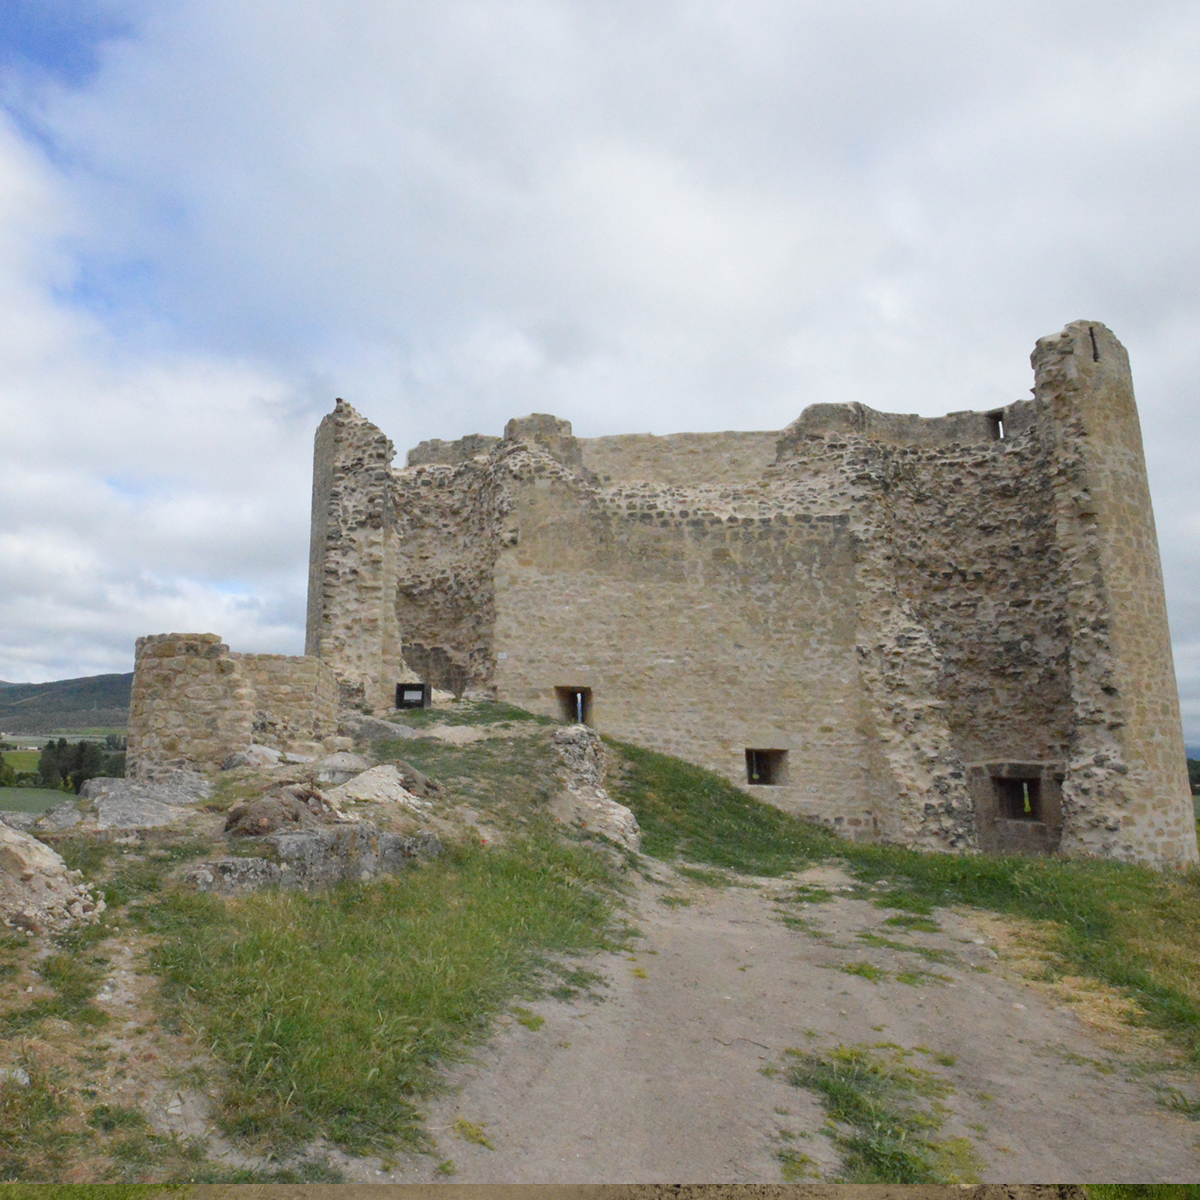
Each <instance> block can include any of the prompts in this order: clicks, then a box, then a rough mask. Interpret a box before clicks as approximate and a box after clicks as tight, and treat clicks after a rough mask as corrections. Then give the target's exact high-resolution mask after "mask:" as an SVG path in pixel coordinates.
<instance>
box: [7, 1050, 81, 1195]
mask: <svg viewBox="0 0 1200 1200" xmlns="http://www.w3.org/2000/svg"><path fill="white" fill-rule="evenodd" d="M20 1065H21V1066H22V1067H23V1068H24V1070H25V1071H26V1072H27V1074H28V1075H29V1086H28V1087H22V1086H21V1085H20V1084H19V1083H17V1082H15V1081H5V1082H0V1180H3V1181H5V1182H7V1181H9V1180H15V1179H28V1178H33V1179H53V1178H54V1176H55V1175H56V1174H57V1173H58V1172H59V1171H60V1169H61V1168H62V1166H63V1165H64V1163H65V1162H66V1158H67V1155H68V1154H69V1152H70V1149H71V1146H72V1143H73V1141H74V1139H73V1138H72V1135H71V1133H70V1132H69V1131H68V1130H67V1129H66V1128H65V1126H64V1119H65V1118H66V1117H67V1116H68V1115H69V1114H70V1111H71V1108H70V1103H69V1101H68V1099H67V1096H66V1093H65V1089H64V1087H63V1080H62V1079H61V1078H60V1077H58V1076H56V1075H54V1074H52V1073H50V1072H47V1071H44V1070H43V1069H42V1068H41V1066H40V1065H39V1064H38V1063H37V1061H36V1060H34V1059H32V1058H30V1057H23V1058H22V1059H21V1062H20ZM8 1193H10V1188H7V1187H6V1188H4V1189H3V1191H2V1192H0V1196H4V1195H6V1194H8Z"/></svg>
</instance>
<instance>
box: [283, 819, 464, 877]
mask: <svg viewBox="0 0 1200 1200" xmlns="http://www.w3.org/2000/svg"><path fill="white" fill-rule="evenodd" d="M267 841H268V842H270V844H271V845H272V846H273V847H274V848H275V852H276V855H277V856H278V858H279V860H280V865H281V868H282V871H283V878H282V879H281V882H283V883H284V885H285V886H287V887H298V888H304V889H308V888H314V887H328V886H330V885H332V884H335V883H347V882H356V881H363V880H367V879H372V878H374V877H375V876H376V875H381V874H395V873H396V872H397V871H402V870H404V869H405V868H406V867H410V866H412V865H413V864H414V863H415V862H416V861H417V860H418V859H421V858H431V857H433V856H434V855H437V854H440V853H441V849H442V845H441V842H440V841H439V840H438V838H437V837H436V836H435V835H434V834H432V833H420V834H417V835H416V836H414V837H405V836H403V835H401V834H396V833H381V832H380V830H379V829H378V827H377V826H376V825H374V824H373V823H372V822H370V821H360V822H359V823H358V824H356V825H349V826H347V825H342V826H334V827H330V828H325V829H307V830H302V831H301V832H298V833H277V834H273V835H272V836H271V837H269V838H268V839H267Z"/></svg>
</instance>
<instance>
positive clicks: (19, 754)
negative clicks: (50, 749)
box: [0, 750, 42, 773]
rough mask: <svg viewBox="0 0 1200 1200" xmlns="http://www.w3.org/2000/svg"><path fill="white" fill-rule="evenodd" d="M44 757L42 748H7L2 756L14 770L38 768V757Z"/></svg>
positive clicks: (0, 756)
mask: <svg viewBox="0 0 1200 1200" xmlns="http://www.w3.org/2000/svg"><path fill="white" fill-rule="evenodd" d="M41 757H42V752H41V751H40V750H5V752H4V753H3V755H0V758H3V760H4V765H5V766H6V767H12V769H13V770H14V771H29V772H31V773H32V772H33V771H36V770H37V766H38V759H40V758H41Z"/></svg>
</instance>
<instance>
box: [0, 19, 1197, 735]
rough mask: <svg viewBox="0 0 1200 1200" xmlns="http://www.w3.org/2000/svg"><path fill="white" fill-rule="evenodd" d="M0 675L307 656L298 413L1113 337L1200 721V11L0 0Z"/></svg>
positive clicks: (949, 384) (949, 358)
mask: <svg viewBox="0 0 1200 1200" xmlns="http://www.w3.org/2000/svg"><path fill="white" fill-rule="evenodd" d="M2 20H3V23H2V24H0V98H2V100H3V107H2V108H0V416H2V423H0V514H2V520H0V679H6V680H9V681H40V680H46V679H57V678H64V677H68V676H75V675H85V674H95V673H100V672H107V671H127V670H130V669H132V659H133V642H134V639H135V637H136V636H137V635H139V634H142V633H151V632H160V631H166V630H170V629H189V630H212V631H215V632H219V633H220V634H222V635H223V637H224V638H225V639H226V640H227V641H229V642H231V643H232V644H233V645H234V646H235V648H237V649H242V650H250V651H264V652H280V653H299V652H300V651H301V650H302V648H303V633H302V628H303V614H304V603H305V595H304V590H305V572H306V562H305V559H306V553H307V523H308V488H309V475H310V469H311V465H310V464H311V444H312V434H313V430H314V428H315V426H316V424H317V422H318V420H319V419H320V417H321V415H322V414H323V413H324V412H326V411H328V410H329V408H331V407H332V402H333V399H334V397H335V396H344V397H346V398H347V399H348V400H349V401H350V402H351V403H353V404H355V405H356V406H357V407H358V408H359V409H360V410H361V411H362V412H364V413H365V414H366V415H367V416H369V417H370V418H371V419H372V420H374V421H375V422H376V423H377V424H379V425H380V426H382V427H383V428H384V429H385V430H387V431H388V432H389V433H390V435H391V436H392V437H393V439H394V440H395V442H396V443H397V446H398V447H399V448H400V450H401V453H402V452H403V450H404V449H405V448H407V447H408V446H411V445H414V444H415V443H416V442H418V441H420V440H421V439H423V438H427V437H445V438H450V437H457V436H460V435H462V434H464V433H469V432H476V431H477V432H483V433H499V432H500V431H501V428H502V426H503V423H504V421H505V420H506V419H507V418H508V417H510V416H513V415H517V414H522V413H526V412H530V411H549V412H554V413H556V414H558V415H559V416H562V417H566V418H568V419H569V420H571V421H572V422H573V423H574V426H575V430H576V432H577V433H579V434H582V435H585V436H594V435H598V434H604V433H617V432H629V431H650V432H655V433H669V432H672V431H676V430H681V429H692V430H709V429H729V428H733V429H771V428H779V427H781V426H783V425H784V424H786V423H787V422H788V421H790V420H792V419H793V418H794V417H795V416H796V415H798V414H799V412H800V411H801V410H802V409H803V408H804V407H805V406H806V405H808V404H811V403H815V402H828V401H851V400H858V401H863V402H865V403H867V404H870V405H872V406H874V407H876V408H881V409H885V410H894V411H903V412H920V413H923V414H926V415H937V414H941V413H944V412H947V411H951V410H955V409H963V408H987V407H994V406H996V405H999V404H1004V403H1008V402H1010V401H1012V400H1015V399H1018V398H1021V397H1023V396H1025V395H1027V394H1028V389H1029V387H1030V384H1031V382H1032V379H1031V375H1030V371H1029V366H1028V356H1029V352H1030V350H1031V348H1032V346H1033V343H1034V341H1035V340H1036V339H1037V338H1038V337H1039V336H1041V335H1043V334H1046V333H1051V332H1054V331H1056V330H1058V329H1059V328H1061V327H1062V325H1064V324H1065V323H1066V322H1067V321H1070V320H1074V319H1077V318H1089V319H1095V320H1100V321H1103V322H1105V323H1106V324H1108V325H1110V326H1111V327H1112V328H1113V329H1114V330H1115V331H1116V332H1117V334H1118V336H1119V337H1120V338H1121V339H1122V340H1123V341H1124V342H1125V343H1126V345H1127V346H1128V347H1129V350H1130V354H1131V357H1132V360H1133V365H1134V375H1135V380H1136V383H1137V386H1138V396H1139V402H1140V406H1141V413H1142V421H1143V427H1144V433H1145V438H1146V450H1147V457H1148V461H1149V466H1150V474H1151V486H1152V488H1153V491H1154V498H1155V504H1156V511H1157V517H1158V523H1159V535H1160V540H1161V543H1162V549H1163V555H1164V564H1165V568H1166V572H1167V587H1168V598H1169V604H1170V608H1171V618H1172V626H1173V631H1174V637H1175V643H1176V664H1177V669H1178V671H1179V675H1180V682H1181V688H1182V691H1183V695H1184V700H1185V711H1186V713H1187V723H1188V733H1189V740H1190V741H1192V742H1200V599H1198V592H1197V584H1198V583H1200V470H1198V469H1197V467H1198V454H1197V452H1198V450H1200V424H1198V422H1197V420H1196V415H1197V399H1198V397H1197V380H1198V378H1200V300H1198V291H1197V289H1198V286H1200V220H1197V207H1198V205H1197V193H1198V184H1200V161H1198V152H1200V67H1198V65H1197V64H1200V6H1197V5H1196V4H1195V3H1194V0H1141V2H1140V3H1139V4H1137V5H1133V4H1130V3H1128V0H1118V2H1112V0H1086V2H1084V0H975V2H974V3H971V4H964V3H962V0H891V2H885V0H436V2H433V0H6V2H5V5H4V15H3V19H2Z"/></svg>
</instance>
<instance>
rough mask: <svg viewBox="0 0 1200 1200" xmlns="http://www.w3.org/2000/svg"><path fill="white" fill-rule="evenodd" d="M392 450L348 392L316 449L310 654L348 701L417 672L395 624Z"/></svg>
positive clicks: (371, 697)
mask: <svg viewBox="0 0 1200 1200" xmlns="http://www.w3.org/2000/svg"><path fill="white" fill-rule="evenodd" d="M394 454H395V448H394V447H393V446H392V443H391V441H390V440H389V439H388V438H387V437H385V436H384V434H383V433H382V432H381V431H380V430H378V429H376V428H375V426H374V425H372V424H371V423H370V422H369V421H366V420H364V419H363V418H362V417H361V416H359V414H358V413H357V412H355V410H354V409H353V408H352V407H351V406H350V405H348V404H347V403H346V402H345V401H344V400H339V401H338V402H337V406H336V407H335V409H334V411H333V412H332V413H330V414H329V416H327V417H326V418H325V419H324V420H323V421H322V422H321V425H320V428H319V429H318V430H317V437H316V445H315V448H314V453H313V523H312V535H311V541H310V552H309V575H308V623H307V631H306V637H305V654H306V655H310V656H312V657H315V658H320V659H322V660H324V661H325V662H326V663H328V664H329V665H330V666H331V667H332V668H333V670H334V672H335V674H336V676H337V679H338V682H339V684H340V685H341V688H342V691H343V694H344V699H345V700H346V702H348V703H356V702H357V703H361V704H364V705H365V706H366V707H368V708H371V709H376V708H386V707H387V706H388V705H389V704H390V703H391V701H392V699H393V698H394V692H391V691H389V688H388V685H387V683H386V680H388V679H393V678H394V679H396V680H399V679H404V678H410V676H409V675H408V673H407V671H406V668H405V664H404V660H403V656H402V654H401V650H400V638H399V632H398V629H397V625H396V609H395V586H396V578H397V561H396V555H397V542H396V497H395V488H394V481H393V476H392V471H391V461H392V457H393V455H394ZM393 686H394V685H393Z"/></svg>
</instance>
